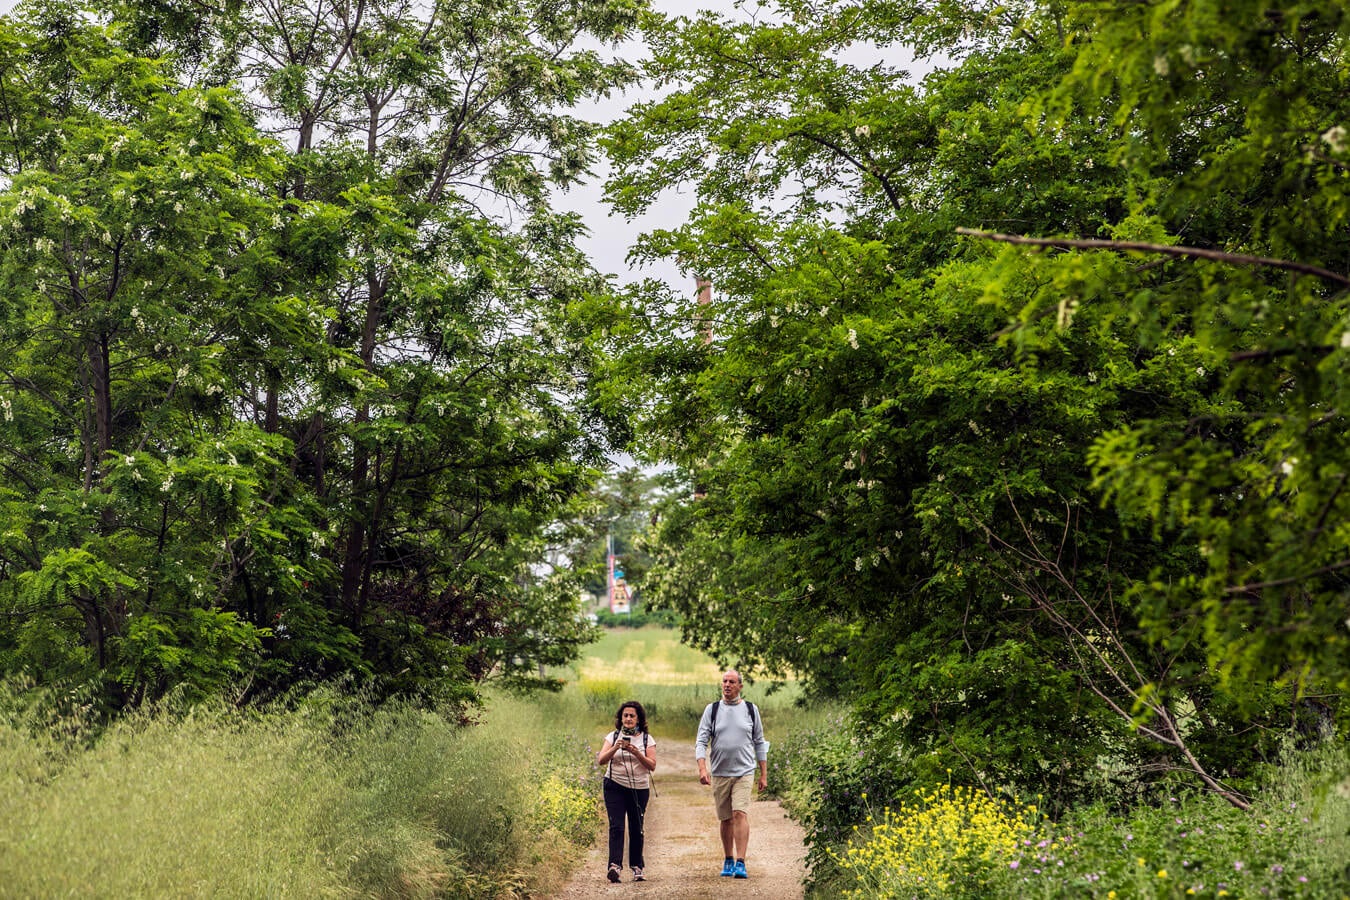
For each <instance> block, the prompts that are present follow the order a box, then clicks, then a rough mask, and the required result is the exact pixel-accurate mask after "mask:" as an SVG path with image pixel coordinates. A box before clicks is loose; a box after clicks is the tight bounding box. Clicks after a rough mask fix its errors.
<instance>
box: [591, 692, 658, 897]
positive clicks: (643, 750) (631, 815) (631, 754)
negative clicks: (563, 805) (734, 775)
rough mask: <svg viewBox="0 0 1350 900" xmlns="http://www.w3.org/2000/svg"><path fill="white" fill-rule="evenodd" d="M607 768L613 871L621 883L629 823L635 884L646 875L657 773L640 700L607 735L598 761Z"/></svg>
mask: <svg viewBox="0 0 1350 900" xmlns="http://www.w3.org/2000/svg"><path fill="white" fill-rule="evenodd" d="M595 759H596V762H598V763H599V764H600V765H602V766H605V778H604V786H605V812H606V813H607V814H608V815H609V870H608V871H607V872H606V873H605V877H606V878H608V879H609V880H610V881H613V882H617V881H618V880H619V875H620V873H621V872H622V871H623V830H624V820H625V818H626V819H627V821H628V865H629V866H631V867H632V869H633V880H634V881H645V880H646V876H645V875H644V874H643V871H642V867H643V865H644V862H643V859H642V851H643V838H644V834H643V825H644V819H645V818H646V815H647V801H648V800H649V799H650V798H651V786H652V772H655V771H656V739H655V738H653V737H652V736H651V734H649V733H648V731H647V711H646V710H645V709H643V708H642V704H641V703H639V702H637V701H636V700H626V701H624V703H623V704H622V705H621V706H620V707H619V710H618V712H616V713H615V714H614V730H613V731H612V732H610V733H609V734H607V735H605V743H604V746H603V747H601V748H600V752H599V753H598V754H597V755H596V757H595Z"/></svg>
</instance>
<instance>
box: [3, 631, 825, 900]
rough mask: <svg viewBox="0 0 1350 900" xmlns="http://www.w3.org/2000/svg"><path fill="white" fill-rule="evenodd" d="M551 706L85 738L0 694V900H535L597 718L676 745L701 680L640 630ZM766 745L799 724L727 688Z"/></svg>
mask: <svg viewBox="0 0 1350 900" xmlns="http://www.w3.org/2000/svg"><path fill="white" fill-rule="evenodd" d="M592 650H593V655H590V656H588V658H587V659H585V660H583V661H581V662H580V663H579V664H578V665H577V666H576V667H575V668H574V670H573V671H572V672H571V673H570V677H569V678H568V679H567V680H568V682H569V683H568V684H567V686H566V687H565V688H564V690H563V691H561V692H560V693H558V694H555V695H544V696H537V697H530V698H521V697H517V696H513V695H510V694H505V693H500V692H489V694H488V697H487V703H486V706H485V709H484V710H483V711H482V712H481V713H480V714H479V715H478V716H477V719H478V724H477V725H476V726H475V727H464V726H463V725H462V724H461V723H460V721H459V719H458V716H457V715H456V714H454V713H447V714H438V713H436V712H432V711H428V710H424V709H418V708H415V707H412V706H407V705H401V704H397V703H394V704H386V705H385V706H382V707H375V706H373V705H372V704H370V703H367V702H366V701H365V700H363V699H362V698H361V697H359V696H351V695H348V694H344V693H342V692H340V691H337V690H335V689H321V690H318V691H315V692H313V693H311V694H309V695H306V696H304V697H300V698H292V700H291V701H290V702H289V703H288V704H285V705H277V706H275V707H273V708H270V709H266V710H256V709H255V710H239V709H236V708H234V707H232V706H229V705H228V704H225V703H216V704H206V705H201V706H197V707H194V708H192V709H190V710H181V709H180V710H172V709H168V708H163V709H158V710H148V711H144V712H141V713H138V714H135V715H132V716H129V717H128V718H126V719H124V720H122V721H120V722H118V723H116V724H115V725H112V726H110V727H108V728H107V729H106V730H103V731H101V732H98V733H97V736H95V731H94V730H93V729H92V728H91V727H90V723H88V722H87V721H85V719H84V715H83V713H82V712H81V710H82V707H81V706H80V704H79V702H78V698H77V697H58V696H53V695H50V694H43V693H42V692H38V691H34V690H33V689H31V688H30V687H27V686H23V685H17V684H0V897H11V896H13V897H25V898H28V897H32V898H47V897H65V896H106V897H125V898H137V897H164V896H172V897H226V898H229V897H263V896H265V897H278V898H285V897H306V898H309V897H334V898H347V897H351V898H356V897H409V898H415V897H428V898H430V897H455V898H465V900H473V898H494V900H496V898H507V897H524V896H530V895H535V896H537V895H541V894H547V893H548V891H549V890H550V889H551V888H553V887H556V886H557V885H558V884H559V883H560V882H561V880H562V879H563V878H565V877H566V875H567V873H568V872H569V870H570V868H571V867H572V866H573V865H574V864H575V863H576V862H577V861H578V860H580V859H582V858H584V856H585V849H586V847H588V846H589V845H590V843H591V841H592V840H593V839H594V836H595V834H596V832H597V829H598V827H599V825H600V821H601V816H600V810H599V806H598V798H599V795H600V790H599V780H598V772H597V770H596V767H595V765H594V753H595V751H596V749H597V744H598V741H599V738H600V735H602V734H603V733H604V732H605V731H607V730H608V728H609V726H610V723H611V722H612V721H613V716H614V712H615V709H616V708H617V706H618V704H619V702H621V701H622V700H624V699H628V698H630V697H631V698H636V699H638V700H641V701H642V702H643V704H644V705H645V706H646V707H647V709H648V710H649V711H650V714H651V727H652V731H653V732H654V733H655V734H656V735H658V736H660V737H666V738H673V739H688V738H690V737H692V735H693V732H694V728H695V726H696V724H697V721H698V716H699V715H700V714H701V713H702V710H703V708H704V706H706V705H707V704H708V703H709V702H711V701H712V700H713V699H715V698H716V697H717V696H718V691H719V687H720V684H719V683H720V674H721V673H720V669H719V667H718V666H717V665H716V663H715V662H713V661H712V660H711V659H708V658H707V657H705V656H703V655H702V654H699V653H697V652H695V651H693V650H690V649H688V648H686V647H682V646H680V644H679V642H678V636H677V633H676V632H674V631H670V630H665V629H660V628H643V629H637V630H620V631H616V632H612V633H610V634H607V635H606V636H605V638H604V640H602V641H601V642H599V643H598V644H597V645H595V646H594V647H593V648H592ZM746 695H747V696H748V697H749V698H750V699H752V700H754V702H755V703H756V704H757V705H758V706H759V707H760V708H761V709H762V711H763V714H764V722H765V730H766V732H767V733H768V735H769V737H770V740H775V735H776V734H779V733H784V732H785V731H786V729H789V728H791V727H793V723H794V722H797V721H800V720H801V717H803V716H805V715H808V713H805V712H803V711H802V710H800V709H798V708H797V707H796V706H794V703H793V701H794V700H795V699H796V697H797V696H798V691H797V689H796V687H795V686H793V685H789V686H787V688H785V689H783V690H779V691H777V692H774V693H769V692H768V685H767V684H754V683H750V684H747V688H746Z"/></svg>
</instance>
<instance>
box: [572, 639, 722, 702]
mask: <svg viewBox="0 0 1350 900" xmlns="http://www.w3.org/2000/svg"><path fill="white" fill-rule="evenodd" d="M577 674H578V675H579V676H580V677H581V678H582V679H585V680H593V681H599V680H619V681H626V682H631V683H637V684H650V685H666V686H671V685H706V686H707V687H708V689H709V690H710V691H713V692H714V693H715V692H716V690H717V686H718V684H719V683H720V682H721V678H722V672H721V669H720V668H719V667H718V665H717V663H716V662H714V661H713V660H712V658H711V657H709V656H705V655H704V654H702V653H700V652H699V651H697V650H694V649H691V648H689V647H686V646H684V645H683V644H681V643H680V633H679V632H678V631H676V630H674V629H670V628H661V627H659V626H655V625H649V626H647V627H645V628H636V629H616V630H613V631H607V632H606V633H605V636H604V637H603V638H601V639H600V640H599V641H598V642H597V643H594V644H592V645H591V646H589V647H587V648H586V651H585V655H584V656H583V657H582V659H581V660H580V661H579V662H578V664H577Z"/></svg>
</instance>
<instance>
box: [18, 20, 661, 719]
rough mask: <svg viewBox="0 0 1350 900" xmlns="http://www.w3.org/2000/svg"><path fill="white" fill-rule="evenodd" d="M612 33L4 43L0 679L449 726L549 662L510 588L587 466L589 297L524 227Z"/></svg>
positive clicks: (531, 224)
mask: <svg viewBox="0 0 1350 900" xmlns="http://www.w3.org/2000/svg"><path fill="white" fill-rule="evenodd" d="M637 8H638V7H637V6H635V5H632V4H628V3H622V2H595V3H580V4H563V5H557V6H550V7H549V8H536V7H534V6H529V5H524V4H520V5H510V4H508V5H507V6H506V7H503V6H502V5H501V4H471V5H465V4H449V3H438V4H432V5H429V6H427V7H425V8H423V7H412V6H408V5H407V4H402V3H384V2H355V3H350V4H348V3H328V2H319V3H316V4H308V5H307V4H305V3H299V2H295V3H283V4H279V5H278V4H247V3H246V4H232V5H228V6H227V7H225V8H217V7H214V6H212V7H210V8H207V7H205V6H201V5H198V4H195V3H190V2H183V3H179V2H174V0H168V2H145V3H141V2H127V3H120V4H114V5H112V6H111V7H107V8H105V9H102V10H98V11H86V10H84V9H82V8H80V7H79V6H77V5H74V4H44V5H42V6H41V7H40V8H39V7H36V6H35V7H32V8H25V9H24V11H23V13H22V15H21V17H20V18H19V19H17V20H14V21H6V22H4V24H3V27H0V41H3V42H4V45H5V50H6V53H5V54H4V62H3V64H0V65H3V70H0V90H3V99H4V102H3V104H0V110H3V113H4V117H5V123H4V124H5V127H4V129H3V132H4V138H3V139H2V140H3V143H0V161H2V162H3V166H4V169H3V171H4V173H5V175H6V177H7V181H6V182H5V184H4V187H5V190H4V191H3V192H2V193H0V216H2V217H3V218H4V221H6V222H7V223H9V225H10V227H9V229H8V230H7V231H6V232H5V234H6V235H7V242H6V244H5V247H4V250H5V252H4V257H3V263H2V265H3V267H4V268H3V271H4V276H5V277H6V279H7V286H8V289H9V292H10V293H11V294H12V295H14V296H16V297H18V298H20V302H16V303H14V304H12V305H10V306H8V307H7V308H6V310H5V312H4V316H5V320H4V324H3V326H0V339H3V340H4V341H5V342H6V345H7V350H9V351H10V352H9V354H7V358H6V366H7V369H6V371H5V373H4V379H5V380H4V390H5V391H6V397H5V409H6V410H7V411H8V412H9V414H10V416H11V418H10V421H9V422H7V423H6V432H5V437H4V439H5V441H6V445H5V448H4V452H3V465H5V466H6V468H7V469H8V470H10V471H12V472H13V473H15V475H16V478H14V479H10V480H8V483H9V484H11V485H16V487H15V488H14V489H13V490H12V491H11V492H10V493H8V494H7V495H6V497H5V500H6V502H7V507H8V508H7V522H8V523H10V528H9V531H8V532H7V534H6V537H5V539H4V548H5V553H6V556H5V569H4V575H3V576H0V590H3V591H4V592H5V594H6V596H7V600H6V602H7V603H9V604H11V606H10V610H11V615H10V618H9V621H10V622H13V623H16V624H15V625H14V627H12V628H8V627H7V628H6V629H5V631H4V634H3V639H0V651H3V653H4V665H5V666H6V667H7V668H18V667H23V666H29V667H31V666H34V665H41V666H42V667H43V669H44V671H46V672H48V673H50V674H52V675H56V674H59V673H60V672H66V673H69V674H87V673H89V672H91V671H104V672H107V673H109V674H111V675H113V676H115V678H116V679H117V680H118V681H119V682H120V683H121V684H122V685H123V686H124V689H125V691H126V692H127V693H128V694H130V695H132V696H137V695H139V694H141V693H145V692H152V693H153V692H158V691H160V690H164V689H167V688H169V687H171V686H173V685H176V684H182V683H184V682H187V683H189V684H191V685H193V686H194V688H196V689H199V690H202V691H207V690H212V689H216V688H218V687H219V686H220V685H221V684H222V683H223V681H225V680H226V679H228V678H230V677H233V676H235V675H238V674H240V673H242V672H244V671H250V672H253V673H254V674H255V675H257V676H258V678H257V680H256V681H255V682H254V683H255V684H258V685H261V686H265V687H269V686H270V687H276V686H282V685H285V684H287V683H290V682H292V681H294V680H296V679H299V678H314V677H326V676H328V675H331V674H335V673H338V672H344V671H355V672H357V673H362V674H367V675H374V676H376V677H377V678H378V682H379V685H380V686H381V688H382V689H384V690H387V691H397V692H405V693H406V692H419V693H420V692H434V691H444V692H446V693H447V694H449V695H451V696H454V697H463V696H465V693H464V691H463V689H462V688H463V685H466V684H468V685H472V684H473V683H474V682H476V681H477V680H480V679H482V678H485V677H488V676H489V675H492V674H494V673H496V674H503V673H504V674H506V675H508V676H509V677H512V678H513V679H516V680H521V679H524V678H525V677H526V674H527V673H529V672H531V671H536V670H537V669H538V665H537V664H543V663H545V662H560V661H562V660H564V659H566V658H568V657H569V656H570V655H571V654H574V653H575V652H576V647H577V646H578V644H579V642H581V641H583V640H584V639H585V638H586V637H587V635H588V634H589V632H588V630H587V629H586V628H584V627H582V626H581V625H580V624H579V623H578V612H579V611H578V609H577V601H576V592H575V591H572V590H570V589H564V586H563V585H562V583H561V581H559V580H557V579H555V580H554V581H553V582H551V583H540V580H539V578H538V577H536V575H535V572H536V566H535V561H536V559H537V557H538V555H539V554H540V553H542V552H543V551H544V547H545V542H544V540H543V539H542V535H543V533H544V531H545V529H546V527H547V526H548V524H549V523H550V522H552V521H553V520H554V519H555V518H556V517H557V516H558V515H559V514H560V513H561V511H563V510H565V509H567V508H568V504H569V503H571V502H572V499H573V498H574V497H575V496H577V495H578V494H579V493H580V492H582V491H583V490H585V489H586V488H587V487H588V485H589V483H590V481H591V480H592V478H593V477H594V472H595V467H596V464H597V463H598V462H599V460H600V459H601V454H602V452H603V450H604V449H605V446H606V441H605V432H604V429H603V427H601V424H602V423H601V420H600V419H599V418H598V416H599V413H598V411H597V410H598V408H597V407H595V406H594V405H592V404H590V403H589V402H588V399H587V398H588V392H589V390H590V380H591V377H592V376H591V371H592V368H593V364H594V360H593V355H592V350H591V349H589V348H590V346H591V345H590V344H588V343H587V341H586V338H587V335H588V334H589V325H588V323H587V321H586V319H585V317H584V315H583V313H584V311H585V310H586V309H587V308H588V306H589V305H590V304H592V303H593V301H591V300H589V299H588V298H589V297H590V296H592V295H599V294H603V293H604V292H605V291H606V290H607V287H606V284H605V282H604V280H603V279H602V278H600V277H599V276H598V275H597V274H596V273H595V272H594V270H593V269H592V267H591V266H590V265H589V263H588V262H587V261H586V260H585V259H584V258H583V257H582V256H581V254H580V253H579V252H578V251H577V250H576V248H575V239H576V237H577V235H578V234H579V233H580V232H581V229H582V224H581V222H580V221H579V220H578V219H577V218H576V217H574V216H567V215H559V214H556V213H553V212H552V211H551V210H550V209H549V208H548V202H547V201H548V191H549V189H550V187H551V186H555V185H566V184H568V183H570V182H572V181H574V180H575V179H576V178H577V177H578V175H579V174H580V173H581V172H582V171H584V169H585V168H586V166H587V165H588V164H589V162H590V159H591V156H592V153H593V151H592V149H591V148H592V145H593V128H592V126H590V125H589V124H587V123H586V122H583V121H581V120H579V119H576V118H574V117H571V116H568V115H566V114H565V113H563V112H560V111H559V110H562V109H565V108H566V107H569V106H572V105H574V104H576V103H577V102H578V101H580V100H582V99H584V98H586V97H588V96H592V95H595V94H597V93H603V92H604V91H607V90H609V89H611V88H613V87H615V86H618V85H620V84H622V83H624V81H625V80H627V79H628V78H629V77H630V76H631V71H630V70H629V69H628V67H626V66H625V65H623V64H622V63H619V62H613V61H607V60H606V59H605V58H603V57H602V55H601V54H600V53H599V52H598V51H595V50H579V49H577V46H578V44H579V42H581V41H582V40H583V39H598V40H599V41H602V42H612V41H614V40H616V39H618V38H621V37H622V36H623V35H624V33H625V29H626V28H627V26H628V23H630V22H632V21H633V19H634V16H635V15H636V11H637ZM100 23H103V24H100ZM48 85H54V86H58V89H57V90H55V91H50V90H48V89H47V86H48ZM260 124H261V125H265V127H266V128H267V130H268V131H270V132H272V133H273V134H274V135H278V136H280V137H281V138H282V139H286V140H290V141H293V144H292V147H291V149H290V150H289V151H288V150H285V149H283V147H282V145H281V144H280V143H278V142H277V141H276V140H274V139H272V138H268V137H265V136H263V134H262V133H261V131H260ZM17 485H22V487H18V486H17ZM48 661H60V663H61V665H60V666H57V667H53V668H48V667H47V665H46V664H47V662H48ZM540 671H542V670H540Z"/></svg>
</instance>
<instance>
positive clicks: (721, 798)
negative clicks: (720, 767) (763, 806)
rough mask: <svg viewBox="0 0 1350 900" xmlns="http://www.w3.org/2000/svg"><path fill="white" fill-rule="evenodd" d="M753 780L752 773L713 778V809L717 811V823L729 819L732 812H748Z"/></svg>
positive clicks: (715, 776)
mask: <svg viewBox="0 0 1350 900" xmlns="http://www.w3.org/2000/svg"><path fill="white" fill-rule="evenodd" d="M754 780H755V773H753V772H751V773H750V774H749V775H736V776H733V777H727V776H724V775H714V776H713V779H712V789H713V807H714V808H715V809H716V810H717V818H718V821H722V822H725V821H726V820H727V819H730V818H731V813H732V811H734V810H740V811H741V812H743V813H748V812H750V784H751V782H753V781H754Z"/></svg>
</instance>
